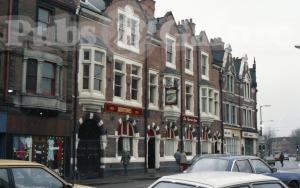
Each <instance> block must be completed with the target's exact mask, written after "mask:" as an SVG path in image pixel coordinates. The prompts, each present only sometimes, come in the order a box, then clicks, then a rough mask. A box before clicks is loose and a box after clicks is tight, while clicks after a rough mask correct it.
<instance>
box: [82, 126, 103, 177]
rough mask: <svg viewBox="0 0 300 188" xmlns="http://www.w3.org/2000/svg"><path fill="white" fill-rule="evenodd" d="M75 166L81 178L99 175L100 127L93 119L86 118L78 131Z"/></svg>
mask: <svg viewBox="0 0 300 188" xmlns="http://www.w3.org/2000/svg"><path fill="white" fill-rule="evenodd" d="M78 137H79V139H80V140H79V142H78V148H77V168H78V171H79V175H80V176H81V177H82V178H96V177H99V172H100V128H99V127H98V126H97V122H96V121H94V120H87V121H86V122H84V123H83V125H81V128H80V129H79V132H78Z"/></svg>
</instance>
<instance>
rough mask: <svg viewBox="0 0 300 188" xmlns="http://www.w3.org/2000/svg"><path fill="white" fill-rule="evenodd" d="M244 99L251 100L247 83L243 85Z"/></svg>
mask: <svg viewBox="0 0 300 188" xmlns="http://www.w3.org/2000/svg"><path fill="white" fill-rule="evenodd" d="M244 97H245V98H246V99H250V98H251V89H250V83H248V82H245V83H244Z"/></svg>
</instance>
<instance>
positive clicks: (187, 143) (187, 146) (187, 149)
mask: <svg viewBox="0 0 300 188" xmlns="http://www.w3.org/2000/svg"><path fill="white" fill-rule="evenodd" d="M184 151H185V153H186V155H192V154H193V142H192V140H186V141H185V147H184Z"/></svg>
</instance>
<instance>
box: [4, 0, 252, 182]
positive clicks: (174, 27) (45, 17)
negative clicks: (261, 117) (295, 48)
mask: <svg viewBox="0 0 300 188" xmlns="http://www.w3.org/2000/svg"><path fill="white" fill-rule="evenodd" d="M10 1H11V2H13V3H16V4H15V6H13V7H19V8H14V11H17V12H15V13H14V14H15V15H22V16H26V17H27V18H31V20H34V21H32V23H33V24H34V25H36V26H37V27H36V31H35V32H36V35H31V34H30V33H28V35H24V36H22V37H21V39H22V40H21V43H22V45H21V46H18V47H14V48H13V50H10V51H9V53H7V51H8V49H6V47H5V42H1V40H0V50H1V53H0V61H1V70H3V71H1V79H0V81H1V83H2V84H1V87H0V89H1V90H2V93H1V94H3V95H2V98H3V100H2V101H3V102H2V103H1V104H2V105H1V112H0V122H1V124H4V125H5V126H1V128H0V148H1V150H0V156H1V157H2V158H17V159H24V160H32V161H37V162H41V163H43V164H46V165H48V166H49V167H51V168H54V167H55V168H54V169H57V168H58V169H57V171H58V172H59V173H61V175H65V176H67V175H69V174H70V173H72V171H74V172H75V171H76V173H77V174H78V175H79V177H80V178H96V177H105V176H109V175H111V174H113V173H114V174H115V173H122V165H121V164H120V160H121V155H122V152H123V151H129V152H130V154H131V160H130V165H129V170H134V171H135V172H136V173H138V172H143V171H145V170H147V171H151V170H156V169H161V170H168V169H170V168H174V167H175V163H174V153H175V152H176V150H177V149H180V150H181V151H185V153H186V154H187V158H188V159H192V157H193V156H195V155H196V154H207V153H231V154H249V155H253V154H256V150H255V148H256V146H255V145H256V141H255V140H256V138H257V135H256V134H257V127H256V76H255V74H256V73H255V66H254V67H253V68H249V66H248V60H247V58H246V57H244V58H241V59H238V58H237V59H236V58H233V57H232V54H231V48H230V47H229V46H228V47H226V48H224V43H223V42H222V41H221V39H219V38H218V39H212V40H209V39H208V37H207V34H206V33H205V32H204V31H202V32H200V33H199V34H197V33H196V31H195V26H196V25H195V23H193V20H192V19H186V20H182V21H180V22H178V23H176V21H175V19H174V16H173V14H172V12H167V13H166V14H165V15H164V16H162V17H155V16H154V13H155V1H154V0H140V1H138V0H126V1H125V0H113V1H111V0H107V1H105V0H103V1H102V0H99V1H92V0H81V1H78V2H72V3H69V1H68V2H65V1H62V0H59V1H58V0H57V1H56V0H53V3H52V1H51V3H49V2H48V1H45V0H37V1H33V2H32V3H31V4H30V3H28V1H25V0H10ZM10 1H9V2H10ZM5 6H8V4H5ZM29 6H30V7H29ZM32 7H34V8H32ZM3 12H4V10H3ZM6 14H7V13H6ZM60 18H65V19H63V20H61V19H60ZM59 25H67V26H69V27H67V28H65V29H61V30H59V27H58V26H59ZM51 26H55V27H51ZM50 28H54V29H50ZM19 29H20V28H19ZM72 29H75V31H80V32H73V35H72V32H71V31H73V30H72ZM1 31H2V29H1V28H0V32H1ZM4 31H5V29H4ZM66 31H67V32H66ZM69 31H70V32H71V33H70V32H69ZM58 33H60V34H61V33H66V35H65V36H63V37H62V38H60V35H57V34H58ZM1 36H2V35H0V39H1ZM3 36H4V37H3V38H4V40H2V41H5V38H7V37H6V36H5V35H3ZM66 38H67V39H69V40H70V41H72V39H73V41H74V38H75V39H76V40H75V42H74V43H70V41H64V39H66ZM77 39H78V40H77ZM36 40H38V41H39V40H40V41H39V42H40V43H42V45H37V43H36ZM45 41H48V43H45ZM49 41H51V43H49ZM53 41H54V42H53ZM43 42H44V43H43ZM40 43H38V44H40ZM53 43H54V44H55V45H51V44H53ZM65 43H67V44H65ZM2 44H3V45H2ZM63 44H65V45H63ZM7 54H8V57H10V58H11V59H12V60H11V61H7V59H6V57H7ZM2 62H3V63H2ZM5 67H9V69H7V68H5ZM6 70H9V71H8V72H6ZM2 74H3V75H2ZM2 78H3V79H2ZM8 78H9V79H8ZM8 80H9V81H8ZM8 90H9V91H10V92H8ZM244 110H246V112H245V116H244ZM2 148H4V150H2ZM3 151H4V152H3Z"/></svg>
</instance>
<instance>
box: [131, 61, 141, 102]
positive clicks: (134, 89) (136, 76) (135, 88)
mask: <svg viewBox="0 0 300 188" xmlns="http://www.w3.org/2000/svg"><path fill="white" fill-rule="evenodd" d="M140 69H141V68H140V67H139V66H136V65H132V66H131V99H132V100H136V101H140V93H141V85H140V83H141V74H140V72H141V70H140Z"/></svg>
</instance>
